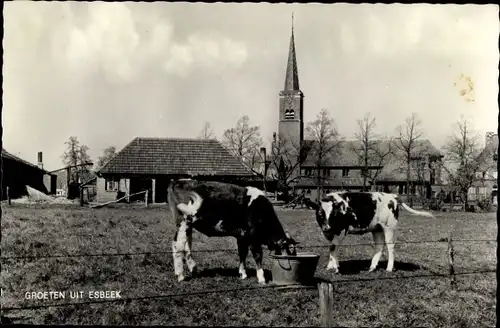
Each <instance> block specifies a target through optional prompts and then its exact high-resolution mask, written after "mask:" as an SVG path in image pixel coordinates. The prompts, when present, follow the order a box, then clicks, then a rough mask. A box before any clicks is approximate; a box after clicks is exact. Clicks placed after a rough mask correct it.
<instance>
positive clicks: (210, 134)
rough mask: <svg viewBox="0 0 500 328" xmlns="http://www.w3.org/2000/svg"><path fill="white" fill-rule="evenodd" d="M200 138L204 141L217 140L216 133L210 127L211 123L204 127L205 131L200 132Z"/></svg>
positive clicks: (206, 123)
mask: <svg viewBox="0 0 500 328" xmlns="http://www.w3.org/2000/svg"><path fill="white" fill-rule="evenodd" d="M198 138H199V139H204V140H207V139H215V133H214V131H213V130H212V127H211V126H210V123H209V122H205V124H204V125H203V129H202V130H201V131H200V133H199V135H198Z"/></svg>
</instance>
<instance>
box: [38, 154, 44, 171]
mask: <svg viewBox="0 0 500 328" xmlns="http://www.w3.org/2000/svg"><path fill="white" fill-rule="evenodd" d="M37 165H38V167H39V168H41V169H42V170H43V159H42V152H41V151H39V152H38V164H37Z"/></svg>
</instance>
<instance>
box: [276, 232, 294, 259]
mask: <svg viewBox="0 0 500 328" xmlns="http://www.w3.org/2000/svg"><path fill="white" fill-rule="evenodd" d="M297 244H298V242H296V241H295V240H294V239H293V238H292V237H291V236H290V234H289V233H288V232H287V233H286V234H285V238H282V239H280V240H279V241H278V242H276V243H273V244H271V245H269V250H270V251H274V254H276V255H281V254H283V253H286V254H287V255H297V249H296V245H297Z"/></svg>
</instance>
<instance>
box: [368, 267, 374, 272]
mask: <svg viewBox="0 0 500 328" xmlns="http://www.w3.org/2000/svg"><path fill="white" fill-rule="evenodd" d="M375 269H376V268H370V269H368V272H373V271H375Z"/></svg>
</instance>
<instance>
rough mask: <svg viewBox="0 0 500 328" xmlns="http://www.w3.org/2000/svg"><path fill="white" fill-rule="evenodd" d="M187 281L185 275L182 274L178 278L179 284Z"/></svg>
mask: <svg viewBox="0 0 500 328" xmlns="http://www.w3.org/2000/svg"><path fill="white" fill-rule="evenodd" d="M185 279H186V278H185V277H184V275H183V274H180V275H178V276H177V281H178V282H181V281H184V280H185Z"/></svg>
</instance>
